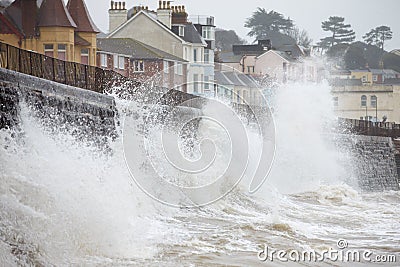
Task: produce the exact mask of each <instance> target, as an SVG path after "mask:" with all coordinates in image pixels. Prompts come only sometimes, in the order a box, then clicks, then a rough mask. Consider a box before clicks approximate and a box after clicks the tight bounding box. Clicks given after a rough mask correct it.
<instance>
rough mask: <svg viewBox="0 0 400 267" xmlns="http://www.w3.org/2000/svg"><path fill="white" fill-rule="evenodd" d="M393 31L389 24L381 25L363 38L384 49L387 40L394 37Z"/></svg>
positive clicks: (368, 42) (370, 43)
mask: <svg viewBox="0 0 400 267" xmlns="http://www.w3.org/2000/svg"><path fill="white" fill-rule="evenodd" d="M392 36H393V32H392V31H391V29H390V27H388V26H379V27H376V28H375V29H371V30H370V31H369V32H367V33H366V34H365V35H364V36H363V38H364V41H365V42H366V43H367V44H369V45H376V46H377V47H379V48H381V49H382V50H384V46H385V41H387V40H390V39H392Z"/></svg>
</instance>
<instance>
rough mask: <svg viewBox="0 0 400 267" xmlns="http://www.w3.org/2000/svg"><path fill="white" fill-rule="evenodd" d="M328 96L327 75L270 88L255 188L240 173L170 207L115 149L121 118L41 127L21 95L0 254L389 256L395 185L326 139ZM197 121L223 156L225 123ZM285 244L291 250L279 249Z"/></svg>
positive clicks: (3, 155)
mask: <svg viewBox="0 0 400 267" xmlns="http://www.w3.org/2000/svg"><path fill="white" fill-rule="evenodd" d="M331 102H332V101H331V95H330V88H329V86H328V85H327V84H323V83H322V84H301V83H295V84H290V83H289V84H286V85H282V86H280V87H279V88H277V89H276V90H275V91H274V93H273V94H272V96H271V110H272V112H273V117H274V122H275V127H276V129H275V137H276V151H275V156H274V162H273V163H272V167H271V170H270V173H269V175H268V176H267V178H266V181H265V182H264V183H263V185H262V186H261V188H260V189H259V190H258V191H257V192H256V193H255V194H252V193H250V192H249V190H248V188H249V186H248V180H247V179H243V180H242V181H241V182H240V183H239V184H238V185H237V186H235V187H234V188H233V190H232V191H230V192H229V193H228V194H226V195H225V196H224V197H222V198H220V199H219V200H217V201H214V202H212V203H210V204H208V205H202V206H200V207H172V206H170V205H166V204H164V203H160V202H159V201H157V200H155V199H153V198H151V197H149V195H148V194H146V193H145V192H144V191H143V190H141V188H140V187H139V186H138V184H137V183H136V182H135V180H134V179H133V178H132V173H131V172H130V170H129V168H128V167H127V164H126V158H125V153H124V142H123V140H122V139H123V134H122V132H123V123H120V124H119V125H117V127H116V131H117V135H116V137H115V138H109V139H108V140H107V144H106V147H107V149H105V148H104V149H103V148H102V147H99V146H96V145H93V144H92V143H88V142H87V141H85V140H83V139H82V140H81V139H79V138H78V139H77V138H76V137H75V136H74V135H73V134H72V132H73V131H65V130H62V131H61V130H60V131H58V129H59V128H60V129H61V128H62V129H65V128H66V127H67V126H65V125H64V126H62V125H54V127H53V129H50V130H49V129H48V127H49V126H48V125H44V124H43V123H41V121H40V118H38V117H37V116H35V115H34V111H33V110H32V108H31V107H29V106H28V105H26V104H25V103H24V102H23V101H21V103H20V110H21V112H20V114H19V116H20V118H19V119H20V124H19V126H18V129H2V130H0V184H1V186H0V262H1V264H0V265H1V266H71V265H73V266H286V265H289V266H290V265H292V266H298V265H300V266H331V265H334V266H364V264H365V261H364V262H362V260H360V262H358V261H357V260H355V261H352V262H350V263H349V262H346V261H344V260H342V261H341V260H335V259H332V258H331V259H328V260H325V261H318V259H314V260H304V259H303V260H302V259H300V257H297V259H296V257H295V256H296V255H297V254H296V253H291V252H292V251H298V252H299V253H300V254H301V253H302V252H303V251H324V250H330V249H336V250H338V251H339V252H340V251H342V250H343V249H347V250H350V249H351V250H353V251H361V252H362V251H369V252H370V253H369V258H370V259H371V262H369V263H370V264H372V265H378V266H379V265H380V264H384V263H380V262H379V260H378V258H377V257H376V256H382V255H384V256H388V258H389V256H390V255H395V256H397V257H398V252H399V251H400V232H399V227H400V205H399V203H400V192H397V191H384V192H376V191H374V190H371V191H368V190H361V189H360V188H359V187H358V181H359V180H360V179H363V177H358V175H357V173H355V172H353V169H352V168H349V165H351V164H352V163H353V159H352V156H351V153H346V151H345V150H343V149H338V147H337V144H335V142H333V140H335V138H334V137H335V132H333V130H332V129H333V127H331V126H330V125H331V124H334V123H335V120H336V118H335V116H334V113H333V104H332V103H331ZM116 104H117V109H118V116H119V118H118V120H119V121H121V122H123V120H124V116H128V114H131V113H132V112H139V113H140V110H135V109H140V107H134V106H132V105H129V104H127V103H126V101H125V100H118V99H116ZM203 112H204V113H207V114H208V116H210V117H212V116H213V112H217V111H213V109H212V108H210V107H207V105H206V106H205V107H204V110H203ZM228 120H229V118H228ZM152 123H154V125H156V124H157V121H153V122H152ZM245 126H246V130H247V131H248V132H249V135H248V136H249V138H250V140H249V155H250V156H249V159H250V160H249V164H248V169H251V168H254V166H253V165H254V164H252V153H253V151H257V148H258V144H259V136H258V135H257V134H256V133H253V132H252V131H253V127H252V125H251V123H248V124H245ZM156 129H157V127H154V131H156ZM137 131H141V128H140V125H138V127H137ZM197 132H198V133H197V136H205V137H210V138H211V139H212V140H213V142H214V144H215V146H216V147H217V148H219V149H218V150H217V153H216V156H217V157H222V159H225V158H228V159H229V155H230V151H229V150H228V151H225V150H224V149H225V145H224V144H225V142H226V141H227V140H226V136H225V135H224V133H223V132H224V128H223V127H220V126H219V125H218V124H216V123H212V122H210V121H200V122H199V125H198V129H197ZM148 134H150V135H151V134H152V133H151V132H150V133H148ZM154 134H156V133H154ZM125 138H129V136H128V137H125ZM354 138H356V137H354ZM181 139H184V137H182V138H181ZM150 141H151V139H150ZM147 145H148V148H149V151H151V155H153V156H154V157H157V156H159V155H162V154H163V148H162V147H161V146H159V145H157V144H151V143H150V144H147ZM184 145H185V142H184V140H183V145H182V146H184ZM191 146H192V147H196V144H195V145H193V144H192V145H191ZM182 150H184V149H182ZM195 152H196V151H195ZM195 152H194V153H195ZM151 155H150V156H149V157H151ZM143 160H147V159H143ZM154 162H155V164H157V162H158V164H159V165H160V164H161V166H156V167H157V169H158V170H160V169H163V170H166V171H168V168H169V167H168V166H164V165H163V164H167V163H168V162H167V161H162V160H160V161H156V160H155V161H154ZM154 162H153V163H154ZM215 164H216V166H214V169H213V170H215V172H218V171H221V170H222V172H223V170H224V168H225V167H226V165H225V164H222V163H221V162H220V161H218V160H216V161H215ZM261 164H262V163H261ZM350 167H351V166H350ZM207 175H208V177H202V178H203V182H204V181H205V182H207V181H212V180H213V178H214V176H213V172H209V173H208V174H207ZM139 178H141V177H139ZM185 179H186V178H185V177H179V180H180V181H185ZM187 179H192V176H190V177H187ZM178 182H179V181H178ZM185 182H188V181H187V180H186V181H185ZM189 182H190V181H189ZM166 193H167V194H168V192H166ZM340 242H341V243H340ZM339 243H340V244H339ZM266 247H268V249H269V252H271V251H272V250H276V251H280V250H283V251H286V252H287V254H286V255H283V254H282V255H281V256H282V258H286V260H285V259H277V258H276V257H277V255H278V253H275V254H274V255H275V258H272V257H268V258H266V257H265V256H266V255H265V254H266V253H269V252H267V251H266V249H265V248H266ZM270 256H273V255H270ZM289 256H290V257H292V260H287V259H288V257H289ZM361 256H362V255H361ZM399 260H400V258H397V261H399ZM385 264H388V263H387V262H386V263H385ZM391 264H393V266H394V265H396V263H391ZM397 264H398V263H397Z"/></svg>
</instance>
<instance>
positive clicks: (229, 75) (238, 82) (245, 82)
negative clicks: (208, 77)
mask: <svg viewBox="0 0 400 267" xmlns="http://www.w3.org/2000/svg"><path fill="white" fill-rule="evenodd" d="M215 80H216V81H217V83H218V84H221V85H234V86H242V87H248V88H258V85H257V83H256V81H255V80H254V79H253V78H252V77H250V76H249V75H246V74H244V73H241V72H238V71H216V72H215Z"/></svg>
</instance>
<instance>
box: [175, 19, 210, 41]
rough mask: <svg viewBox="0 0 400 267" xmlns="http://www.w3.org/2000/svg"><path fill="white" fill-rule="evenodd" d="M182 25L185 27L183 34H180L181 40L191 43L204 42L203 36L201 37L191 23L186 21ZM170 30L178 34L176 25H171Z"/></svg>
mask: <svg viewBox="0 0 400 267" xmlns="http://www.w3.org/2000/svg"><path fill="white" fill-rule="evenodd" d="M182 26H184V27H185V30H184V34H183V36H180V37H181V38H182V39H183V40H185V41H186V42H189V43H192V44H206V43H205V42H204V40H203V38H202V37H201V35H200V33H199V32H198V31H197V30H196V27H195V26H194V25H193V24H192V23H187V24H185V25H182ZM171 30H172V32H173V33H175V34H176V35H178V36H179V26H178V25H173V26H172V27H171Z"/></svg>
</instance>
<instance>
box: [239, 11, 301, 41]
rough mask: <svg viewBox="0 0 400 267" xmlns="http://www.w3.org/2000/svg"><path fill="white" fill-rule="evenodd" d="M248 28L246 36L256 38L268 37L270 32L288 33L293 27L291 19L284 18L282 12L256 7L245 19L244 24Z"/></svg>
mask: <svg viewBox="0 0 400 267" xmlns="http://www.w3.org/2000/svg"><path fill="white" fill-rule="evenodd" d="M244 26H245V27H246V28H250V29H251V30H250V32H249V33H248V36H250V37H255V39H256V40H262V39H268V34H269V33H270V32H280V33H284V34H286V33H288V32H289V31H290V30H291V29H292V28H293V21H292V20H291V19H290V18H285V17H284V16H283V15H282V14H280V13H278V12H275V11H273V10H272V11H270V12H267V11H266V10H265V9H264V8H260V7H259V8H257V10H256V11H255V12H254V13H253V15H252V16H251V17H250V18H248V19H247V20H246V23H245V25H244Z"/></svg>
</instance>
